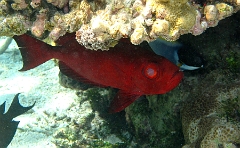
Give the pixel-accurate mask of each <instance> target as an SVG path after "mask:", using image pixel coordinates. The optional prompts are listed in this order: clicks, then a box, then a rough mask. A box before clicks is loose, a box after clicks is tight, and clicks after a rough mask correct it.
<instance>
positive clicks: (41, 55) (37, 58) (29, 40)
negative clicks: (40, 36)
mask: <svg viewBox="0 0 240 148" xmlns="http://www.w3.org/2000/svg"><path fill="white" fill-rule="evenodd" d="M13 38H14V40H15V41H16V42H17V44H18V47H19V50H20V52H21V55H22V59H23V67H22V69H21V70H19V71H26V70H29V69H32V68H34V67H37V66H38V65H40V64H42V63H44V62H46V61H48V60H50V59H51V58H53V57H52V56H51V52H50V51H51V50H49V49H50V48H52V46H50V45H48V44H46V43H44V42H42V41H40V40H37V39H35V38H33V37H31V36H29V35H26V34H23V35H20V36H14V37H13Z"/></svg>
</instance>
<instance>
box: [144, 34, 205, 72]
mask: <svg viewBox="0 0 240 148" xmlns="http://www.w3.org/2000/svg"><path fill="white" fill-rule="evenodd" d="M149 45H150V47H151V48H152V50H153V51H154V52H155V53H156V54H157V55H161V56H163V57H165V58H167V59H168V60H169V61H171V62H172V63H174V64H175V65H177V66H179V67H180V69H181V70H196V69H199V68H202V67H203V59H202V58H201V57H200V56H199V55H198V54H196V53H193V52H191V49H187V47H185V46H183V45H182V44H181V43H179V42H168V41H166V40H163V39H160V38H157V39H156V40H155V41H153V42H150V43H149Z"/></svg>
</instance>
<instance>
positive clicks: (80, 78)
mask: <svg viewBox="0 0 240 148" xmlns="http://www.w3.org/2000/svg"><path fill="white" fill-rule="evenodd" d="M59 69H60V71H61V72H62V73H63V74H64V75H66V76H68V77H70V78H72V79H75V80H77V81H80V82H83V83H86V84H91V85H94V86H98V87H107V86H105V85H102V84H98V83H95V82H92V81H91V80H88V79H86V78H84V77H83V76H81V75H80V74H79V73H77V72H76V71H74V70H73V69H71V68H70V67H69V66H67V65H66V64H65V63H64V62H62V61H59Z"/></svg>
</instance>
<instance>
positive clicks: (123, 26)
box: [0, 0, 240, 50]
mask: <svg viewBox="0 0 240 148" xmlns="http://www.w3.org/2000/svg"><path fill="white" fill-rule="evenodd" d="M0 8H1V9H0V21H1V28H0V36H3V35H5V36H13V35H20V34H24V33H26V32H27V31H28V30H31V34H33V35H34V36H35V37H37V38H40V39H44V38H47V39H50V40H53V41H55V40H57V39H58V38H59V37H60V36H63V35H65V34H66V32H70V33H71V32H76V39H77V41H78V42H79V43H80V44H81V45H83V46H85V47H86V48H88V49H92V50H98V49H101V50H108V49H109V47H113V46H114V45H116V44H117V41H118V40H119V39H120V38H127V37H128V38H130V40H131V42H132V43H133V44H140V43H141V42H143V41H148V42H150V41H153V40H155V39H156V38H157V37H159V36H161V37H162V38H164V39H166V40H168V41H174V40H177V39H178V38H179V37H180V36H181V35H182V34H187V33H192V34H193V35H199V34H201V33H203V32H204V31H205V30H206V29H207V28H208V27H214V26H216V25H217V24H218V22H219V20H222V19H224V18H225V17H228V16H230V15H232V14H233V13H235V12H237V11H238V10H239V9H240V2H239V0H231V1H230V0H221V1H215V0H213V1H210V0H206V1H201V2H200V1H197V0H195V1H194V0H189V1H188V0H180V1H179V0H171V1H170V0H123V1H118V0H97V1H90V0H56V1H53V0H31V1H25V0H14V1H13V2H10V1H6V0H1V1H0Z"/></svg>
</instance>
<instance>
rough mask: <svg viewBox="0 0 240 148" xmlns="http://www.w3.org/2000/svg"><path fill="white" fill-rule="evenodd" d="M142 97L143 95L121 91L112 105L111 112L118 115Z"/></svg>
mask: <svg viewBox="0 0 240 148" xmlns="http://www.w3.org/2000/svg"><path fill="white" fill-rule="evenodd" d="M140 96H141V95H139V94H132V93H130V92H125V91H123V90H119V91H118V93H117V95H116V96H115V98H114V99H113V101H112V102H111V104H110V108H109V112H110V113H116V112H120V111H122V110H123V109H124V108H126V107H128V106H129V105H130V104H132V103H133V102H134V101H135V100H137V99H138V98H139V97H140Z"/></svg>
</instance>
